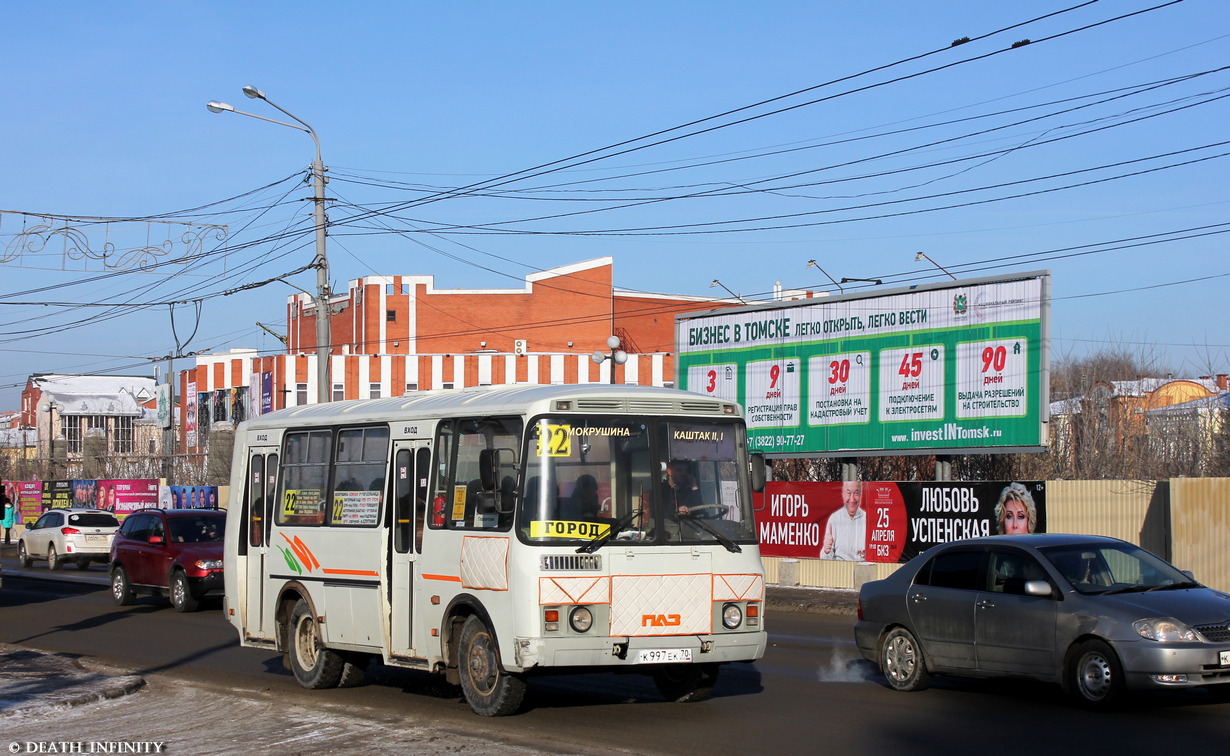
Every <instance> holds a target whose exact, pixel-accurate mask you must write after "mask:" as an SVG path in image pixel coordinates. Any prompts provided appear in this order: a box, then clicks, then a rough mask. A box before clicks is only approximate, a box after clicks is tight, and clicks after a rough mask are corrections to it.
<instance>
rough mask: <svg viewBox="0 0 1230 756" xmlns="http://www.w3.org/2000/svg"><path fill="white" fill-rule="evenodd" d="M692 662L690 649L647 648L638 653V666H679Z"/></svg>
mask: <svg viewBox="0 0 1230 756" xmlns="http://www.w3.org/2000/svg"><path fill="white" fill-rule="evenodd" d="M690 661H692V649H690V648H647V649H644V650H642V651H640V652H638V653H637V655H636V662H637V663H638V664H677V663H679V662H690Z"/></svg>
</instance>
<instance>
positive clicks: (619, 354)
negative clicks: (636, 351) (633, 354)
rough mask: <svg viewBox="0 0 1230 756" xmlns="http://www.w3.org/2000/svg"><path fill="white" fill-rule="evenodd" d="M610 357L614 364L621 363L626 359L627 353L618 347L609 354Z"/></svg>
mask: <svg viewBox="0 0 1230 756" xmlns="http://www.w3.org/2000/svg"><path fill="white" fill-rule="evenodd" d="M611 359H612V360H614V361H615V364H616V365H622V364H624V363H625V362H627V361H628V353H627V352H625V351H624V350H622V349H618V350H616V351H615V353H614V354H612V355H611Z"/></svg>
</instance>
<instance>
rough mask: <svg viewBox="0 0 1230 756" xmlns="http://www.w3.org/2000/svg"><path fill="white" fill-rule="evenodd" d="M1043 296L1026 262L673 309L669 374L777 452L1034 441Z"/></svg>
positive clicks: (996, 447) (873, 451) (1043, 391)
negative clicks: (916, 281)
mask: <svg viewBox="0 0 1230 756" xmlns="http://www.w3.org/2000/svg"><path fill="white" fill-rule="evenodd" d="M1049 298H1050V276H1049V274H1047V273H1029V274H1023V275H1020V276H1015V277H1013V278H996V279H970V280H965V281H952V282H948V283H942V284H929V285H925V286H916V287H910V288H907V289H893V290H889V291H886V292H883V293H877V294H875V295H846V296H839V297H824V298H821V299H806V300H796V301H792V302H783V303H774V304H772V305H753V306H749V307H739V308H732V309H726V310H718V311H711V312H706V313H689V314H686V315H679V316H677V317H676V320H675V329H676V355H677V356H676V360H675V385H676V386H677V387H679V388H681V389H684V390H687V391H692V392H696V393H701V394H706V395H708V396H714V397H718V398H721V399H726V400H729V401H733V402H738V403H739V404H742V405H743V407H744V410H745V414H746V416H747V429H748V442H749V446H750V448H753V449H759V450H761V451H763V452H765V453H766V454H768V455H770V456H783V457H785V456H831V457H852V456H860V455H878V454H885V453H889V454H944V453H963V454H968V453H975V452H978V451H986V452H990V451H1001V452H1002V451H1006V450H1009V449H1011V450H1015V451H1039V450H1041V449H1042V447H1043V446H1044V445H1045V443H1046V434H1045V426H1044V423H1045V421H1046V419H1047V418H1046V408H1047V405H1048V402H1049V394H1048V387H1047V383H1048V380H1047V373H1048V370H1049V367H1048V336H1049V334H1048V321H1047V313H1048V309H1049Z"/></svg>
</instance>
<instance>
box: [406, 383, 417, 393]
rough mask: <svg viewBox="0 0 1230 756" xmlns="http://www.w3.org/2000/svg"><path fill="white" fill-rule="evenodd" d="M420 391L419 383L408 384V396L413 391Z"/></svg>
mask: <svg viewBox="0 0 1230 756" xmlns="http://www.w3.org/2000/svg"><path fill="white" fill-rule="evenodd" d="M418 390H419V385H418V384H417V383H407V384H406V393H407V394H409V393H410V392H411V391H418Z"/></svg>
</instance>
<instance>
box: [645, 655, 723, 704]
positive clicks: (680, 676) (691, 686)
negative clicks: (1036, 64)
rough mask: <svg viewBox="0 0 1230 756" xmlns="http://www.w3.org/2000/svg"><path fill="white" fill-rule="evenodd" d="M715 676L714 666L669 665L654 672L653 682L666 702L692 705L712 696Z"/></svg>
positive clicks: (715, 681)
mask: <svg viewBox="0 0 1230 756" xmlns="http://www.w3.org/2000/svg"><path fill="white" fill-rule="evenodd" d="M717 676H718V667H717V665H716V664H670V665H667V666H664V667H662V668H661V669H658V670H655V671H654V673H653V682H654V685H657V686H658V692H659V693H661V694H662V697H663V698H665V699H666V700H667V701H674V702H676V703H694V702H696V701H704V700H705V699H706V698H708V697H709V696H710V695H712V694H713V686H714V685H715V684H716V683H717Z"/></svg>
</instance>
